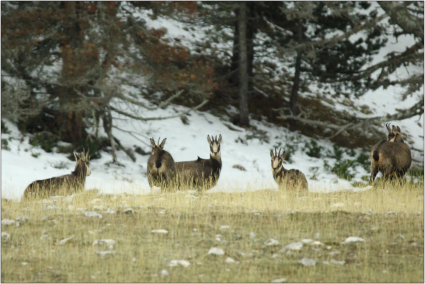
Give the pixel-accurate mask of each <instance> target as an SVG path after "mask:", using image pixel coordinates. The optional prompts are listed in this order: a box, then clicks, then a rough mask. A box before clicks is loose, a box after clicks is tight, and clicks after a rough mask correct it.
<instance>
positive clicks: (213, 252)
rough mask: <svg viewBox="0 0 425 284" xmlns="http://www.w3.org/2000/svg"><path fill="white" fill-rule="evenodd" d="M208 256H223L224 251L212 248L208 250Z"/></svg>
mask: <svg viewBox="0 0 425 284" xmlns="http://www.w3.org/2000/svg"><path fill="white" fill-rule="evenodd" d="M208 254H212V255H224V250H223V249H222V248H217V247H213V248H210V250H209V251H208Z"/></svg>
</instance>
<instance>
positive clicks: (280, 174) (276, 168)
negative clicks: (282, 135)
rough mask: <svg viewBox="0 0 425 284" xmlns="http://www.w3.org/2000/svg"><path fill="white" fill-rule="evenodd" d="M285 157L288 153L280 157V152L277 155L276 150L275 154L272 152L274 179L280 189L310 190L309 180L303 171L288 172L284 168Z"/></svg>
mask: <svg viewBox="0 0 425 284" xmlns="http://www.w3.org/2000/svg"><path fill="white" fill-rule="evenodd" d="M285 156H286V152H283V154H282V155H280V150H279V153H277V151H276V149H274V153H273V150H270V157H271V158H272V171H273V178H274V180H275V181H276V182H277V184H278V185H279V188H285V187H286V188H289V189H308V183H307V179H306V178H305V175H304V174H303V173H302V172H301V171H299V170H295V169H293V170H287V169H285V168H284V167H283V160H284V159H285Z"/></svg>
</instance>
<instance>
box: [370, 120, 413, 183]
mask: <svg viewBox="0 0 425 284" xmlns="http://www.w3.org/2000/svg"><path fill="white" fill-rule="evenodd" d="M386 127H387V129H388V140H382V141H380V142H378V143H377V144H376V145H375V146H373V148H372V151H371V153H370V160H371V161H370V171H371V175H370V181H371V182H373V181H374V180H375V177H376V175H377V174H378V172H382V174H383V176H384V178H385V179H390V180H392V179H393V178H402V177H404V175H405V174H406V172H407V170H408V169H409V168H410V165H411V164H412V155H411V153H410V147H409V146H408V145H407V144H406V143H404V140H403V137H402V136H401V130H400V127H398V126H397V127H394V125H393V126H392V130H391V129H390V128H389V124H386Z"/></svg>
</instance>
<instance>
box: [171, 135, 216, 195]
mask: <svg viewBox="0 0 425 284" xmlns="http://www.w3.org/2000/svg"><path fill="white" fill-rule="evenodd" d="M221 140H222V137H221V134H220V135H219V137H218V139H217V136H216V137H215V138H214V137H213V138H212V140H211V138H210V136H209V135H208V136H207V141H208V143H209V145H210V158H209V159H201V158H200V157H198V159H197V160H195V161H186V162H177V163H176V170H177V179H178V182H179V184H180V185H187V186H191V185H193V186H194V187H195V188H197V189H205V190H208V189H210V188H212V187H214V186H215V185H216V184H217V181H218V178H219V177H220V172H221V166H222V161H221V151H220V144H221Z"/></svg>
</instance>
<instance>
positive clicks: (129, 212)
mask: <svg viewBox="0 0 425 284" xmlns="http://www.w3.org/2000/svg"><path fill="white" fill-rule="evenodd" d="M122 212H123V213H125V214H133V213H134V212H136V211H134V209H133V208H131V207H128V208H125V209H124V210H123V211H122Z"/></svg>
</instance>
